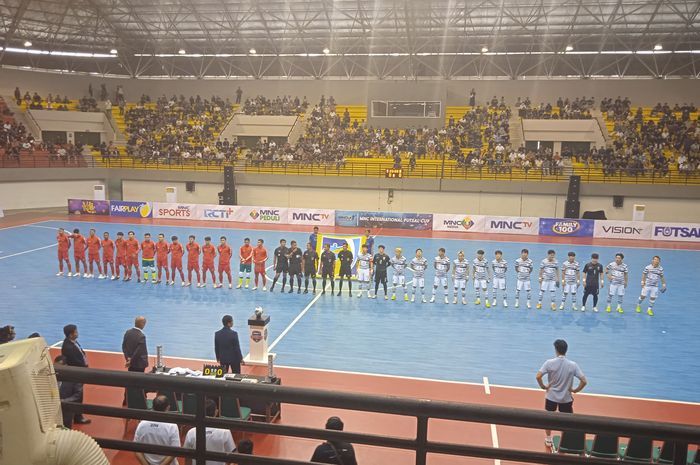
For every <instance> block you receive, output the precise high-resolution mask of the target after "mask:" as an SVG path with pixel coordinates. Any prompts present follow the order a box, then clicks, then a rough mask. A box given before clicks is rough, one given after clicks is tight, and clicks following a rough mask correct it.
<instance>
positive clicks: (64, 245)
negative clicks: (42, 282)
mask: <svg viewBox="0 0 700 465" xmlns="http://www.w3.org/2000/svg"><path fill="white" fill-rule="evenodd" d="M56 241H57V242H58V273H56V276H63V262H66V265H68V277H69V278H70V277H72V276H73V273H72V268H71V266H70V260H69V259H68V249H70V236H69V235H67V234H66V231H65V230H64V229H63V228H58V234H57V235H56Z"/></svg>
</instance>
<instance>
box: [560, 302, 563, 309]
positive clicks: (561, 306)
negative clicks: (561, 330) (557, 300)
mask: <svg viewBox="0 0 700 465" xmlns="http://www.w3.org/2000/svg"><path fill="white" fill-rule="evenodd" d="M559 310H564V302H562V303H561V305H559Z"/></svg>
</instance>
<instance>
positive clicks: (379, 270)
mask: <svg viewBox="0 0 700 465" xmlns="http://www.w3.org/2000/svg"><path fill="white" fill-rule="evenodd" d="M384 249H385V247H384V246H383V245H380V246H379V247H377V250H378V252H377V253H376V254H375V255H374V258H373V259H372V262H373V263H374V295H373V296H372V298H373V299H376V298H377V292H379V284H380V283H381V284H382V286H384V300H387V299H388V298H389V296H388V295H387V289H386V270H387V268H389V265H390V264H391V259H390V258H389V256H388V255H387V254H385V253H384Z"/></svg>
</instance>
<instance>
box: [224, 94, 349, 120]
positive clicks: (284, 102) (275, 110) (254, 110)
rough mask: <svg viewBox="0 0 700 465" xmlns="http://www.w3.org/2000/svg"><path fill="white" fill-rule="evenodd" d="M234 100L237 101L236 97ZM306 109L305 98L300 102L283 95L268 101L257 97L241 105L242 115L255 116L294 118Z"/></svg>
mask: <svg viewBox="0 0 700 465" xmlns="http://www.w3.org/2000/svg"><path fill="white" fill-rule="evenodd" d="M236 98H237V99H238V95H237V96H236ZM332 98H333V97H331V99H332ZM321 99H324V97H321ZM333 103H335V102H333ZM308 107H309V102H308V101H307V100H306V97H304V98H303V99H301V100H300V99H299V97H292V96H291V95H285V96H284V97H279V96H277V97H275V98H274V99H268V98H267V97H265V96H264V95H258V96H256V97H254V98H249V99H246V101H245V103H244V104H243V113H245V114H246V115H256V116H296V115H300V114H302V113H306V110H307V109H308Z"/></svg>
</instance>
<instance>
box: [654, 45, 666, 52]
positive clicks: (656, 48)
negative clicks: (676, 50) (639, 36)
mask: <svg viewBox="0 0 700 465" xmlns="http://www.w3.org/2000/svg"><path fill="white" fill-rule="evenodd" d="M663 49H664V46H663V45H661V44H656V45H654V50H656V51H657V52H658V51H659V50H663Z"/></svg>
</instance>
